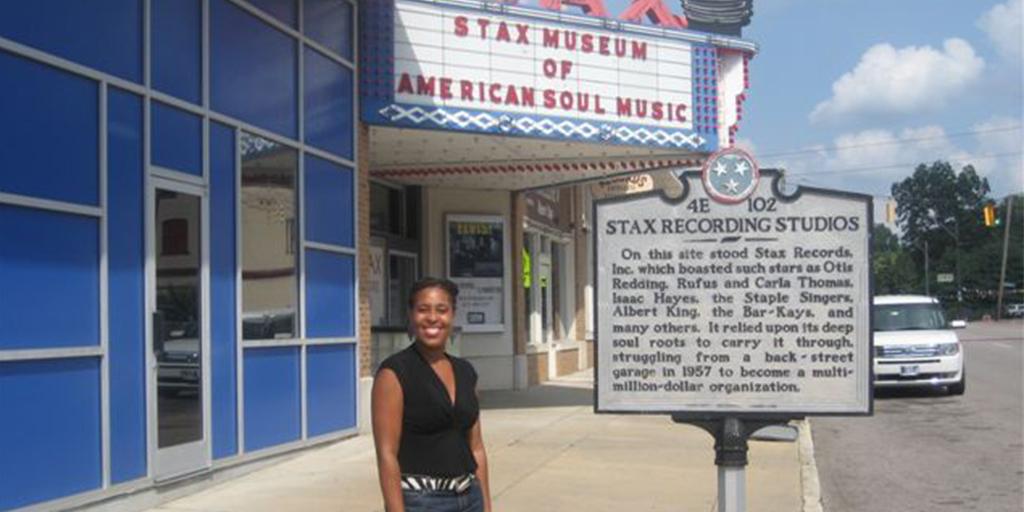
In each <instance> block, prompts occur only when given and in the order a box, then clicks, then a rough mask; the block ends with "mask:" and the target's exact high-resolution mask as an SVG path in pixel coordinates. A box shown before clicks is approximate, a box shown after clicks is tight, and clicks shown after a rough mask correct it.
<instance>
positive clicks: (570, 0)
mask: <svg viewBox="0 0 1024 512" xmlns="http://www.w3.org/2000/svg"><path fill="white" fill-rule="evenodd" d="M539 3H540V6H541V7H542V8H544V9H550V10H552V11H561V10H562V6H563V5H568V6H572V7H579V8H580V9H583V12H584V13H586V14H589V15H590V16H597V17H601V18H607V17H608V9H606V8H605V6H604V0H540V2H539Z"/></svg>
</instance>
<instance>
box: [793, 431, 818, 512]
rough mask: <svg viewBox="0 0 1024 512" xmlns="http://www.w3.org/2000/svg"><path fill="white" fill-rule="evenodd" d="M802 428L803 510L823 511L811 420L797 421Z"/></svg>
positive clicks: (800, 439) (800, 451)
mask: <svg viewBox="0 0 1024 512" xmlns="http://www.w3.org/2000/svg"><path fill="white" fill-rule="evenodd" d="M796 425H797V426H798V427H799V428H800V438H799V441H798V442H799V449H798V452H799V460H800V487H801V489H802V491H803V512H823V511H824V508H823V507H822V504H821V482H820V481H819V480H818V465H817V463H816V462H815V461H814V439H813V438H812V437H811V421H810V420H809V419H804V420H801V421H798V422H796Z"/></svg>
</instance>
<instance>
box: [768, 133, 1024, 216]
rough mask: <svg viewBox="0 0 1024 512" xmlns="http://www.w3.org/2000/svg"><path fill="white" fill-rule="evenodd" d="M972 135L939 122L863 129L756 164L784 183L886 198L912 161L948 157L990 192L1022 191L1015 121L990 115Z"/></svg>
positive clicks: (1023, 162) (1023, 178)
mask: <svg viewBox="0 0 1024 512" xmlns="http://www.w3.org/2000/svg"><path fill="white" fill-rule="evenodd" d="M971 132H974V133H975V135H974V136H973V137H964V136H950V135H949V134H948V133H946V131H945V129H943V128H942V127H941V126H936V125H929V126H922V127H916V128H906V129H903V130H899V131H895V130H888V129H873V130H864V131H860V132H855V133H846V134H842V135H840V136H838V137H836V138H835V139H834V140H833V141H832V142H831V143H830V144H827V145H824V146H813V147H809V148H805V150H804V151H800V152H793V153H789V154H780V155H779V156H777V157H772V156H770V155H767V156H766V158H764V161H762V162H761V164H762V167H781V168H784V169H786V171H787V174H788V175H789V176H790V178H789V180H788V181H789V184H792V185H809V186H817V187H825V188H834V189H838V190H849V191H852V192H861V193H867V194H872V195H875V196H877V197H876V203H877V202H879V201H883V198H884V197H885V196H888V194H889V191H890V189H891V187H892V184H893V183H895V182H898V181H901V180H903V179H904V178H907V177H909V176H910V175H911V174H912V173H913V171H914V169H915V168H916V167H917V165H918V164H926V165H927V164H931V163H932V162H935V161H936V160H943V161H948V162H949V163H950V164H951V165H952V166H953V169H955V170H956V171H957V172H959V171H960V169H962V168H963V167H964V166H965V165H967V164H971V165H973V166H974V168H975V170H976V171H977V172H978V174H979V175H981V176H983V177H985V178H988V180H989V184H990V185H991V187H992V192H991V196H992V197H995V198H999V197H1003V196H1005V195H1007V194H1011V193H1020V192H1024V160H1022V157H1021V144H1022V143H1021V122H1020V120H1019V119H1013V118H1010V117H993V118H991V119H989V120H987V121H984V122H981V123H977V124H975V125H974V126H972V127H971Z"/></svg>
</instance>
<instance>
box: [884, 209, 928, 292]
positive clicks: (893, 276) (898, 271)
mask: <svg viewBox="0 0 1024 512" xmlns="http://www.w3.org/2000/svg"><path fill="white" fill-rule="evenodd" d="M871 235H872V250H873V252H874V256H873V258H872V261H871V267H872V271H873V272H874V275H875V293H876V294H879V295H883V294H899V293H911V292H914V291H919V290H921V291H923V288H922V283H923V281H922V280H921V278H920V275H919V273H918V272H917V269H916V267H915V266H914V261H913V260H912V259H911V258H910V255H909V254H908V253H907V251H905V250H903V248H902V247H900V239H899V237H897V236H896V234H895V233H893V232H892V231H891V230H890V229H889V228H887V227H886V226H885V225H884V224H875V226H874V227H873V228H872V230H871Z"/></svg>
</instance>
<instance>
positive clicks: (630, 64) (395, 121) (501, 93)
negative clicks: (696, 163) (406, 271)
mask: <svg viewBox="0 0 1024 512" xmlns="http://www.w3.org/2000/svg"><path fill="white" fill-rule="evenodd" d="M374 4H375V5H374ZM364 11H365V15H366V17H367V19H365V20H364V26H366V25H370V26H371V27H376V28H378V30H377V31H376V32H371V31H367V30H364V31H363V34H364V48H369V47H373V48H376V50H375V52H379V54H378V53H373V54H371V55H365V52H364V55H363V58H362V60H363V62H364V69H367V70H368V71H364V73H363V75H364V76H363V80H362V86H363V88H364V90H363V97H364V110H363V118H364V120H366V121H367V122H370V123H376V124H390V125H400V126H416V127H424V128H442V129H452V130H464V131H478V132H488V133H499V134H509V135H529V136H540V137H551V138H563V139H575V140H587V141H592V142H617V143H624V144H643V145H656V146H665V147H678V148H684V149H689V150H695V151H698V150H699V151H710V150H714V149H716V148H717V147H718V144H719V140H720V137H719V135H720V132H725V130H722V128H723V127H722V126H721V125H720V122H721V121H722V118H723V117H725V118H729V117H730V116H722V115H721V114H722V113H723V111H724V110H730V109H735V107H736V106H737V100H736V98H735V94H731V93H732V92H735V90H736V87H737V85H736V84H733V85H732V87H727V86H726V85H727V84H725V82H727V81H730V80H731V81H733V82H736V81H739V82H741V83H742V79H743V77H742V74H740V75H738V76H732V78H729V77H726V76H725V75H726V74H730V75H736V73H724V71H723V70H724V69H725V68H726V67H729V66H723V62H724V61H725V60H729V59H733V60H734V59H736V58H740V59H741V60H742V62H744V63H745V58H747V57H748V56H749V54H750V53H752V52H753V45H751V44H750V43H746V42H744V41H742V40H738V39H725V38H721V37H716V38H715V41H716V42H717V43H721V44H720V45H719V46H715V45H712V44H709V43H708V41H710V40H711V39H710V38H709V37H708V36H707V35H705V34H699V33H695V32H688V31H684V30H675V29H661V28H652V27H644V26H640V25H635V24H630V23H620V22H617V21H614V20H607V19H596V18H589V17H585V16H576V15H569V14H565V13H557V12H548V11H540V10H536V9H528V8H520V7H512V6H498V7H495V4H485V3H482V2H480V3H478V2H473V1H464V0H463V1H455V0H440V1H432V2H423V1H420V0H396V1H395V2H393V3H391V2H372V3H370V4H368V5H367V7H365V8H364ZM380 27H390V28H391V29H392V31H391V33H390V34H387V33H383V32H382V31H380V30H379V28H380ZM367 39H369V40H371V41H369V42H370V43H371V44H366V43H367ZM726 43H728V44H726ZM730 62H732V61H730ZM367 88H369V90H367ZM742 90H743V87H742V86H740V87H739V92H740V94H742ZM367 99H368V100H369V101H366V100H367Z"/></svg>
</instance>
